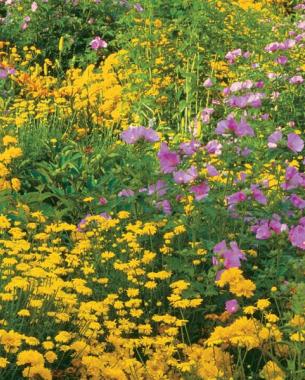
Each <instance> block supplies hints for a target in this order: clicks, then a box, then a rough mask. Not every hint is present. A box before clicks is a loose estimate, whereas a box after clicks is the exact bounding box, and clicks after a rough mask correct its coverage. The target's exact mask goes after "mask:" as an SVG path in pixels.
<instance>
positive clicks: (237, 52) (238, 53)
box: [225, 49, 242, 64]
mask: <svg viewBox="0 0 305 380" xmlns="http://www.w3.org/2000/svg"><path fill="white" fill-rule="evenodd" d="M241 55H242V50H241V49H235V50H232V51H229V52H228V53H227V54H226V55H225V58H226V59H227V60H228V62H229V63H230V64H233V63H234V62H235V60H236V58H237V57H240V56H241Z"/></svg>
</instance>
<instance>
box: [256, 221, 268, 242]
mask: <svg viewBox="0 0 305 380" xmlns="http://www.w3.org/2000/svg"><path fill="white" fill-rule="evenodd" d="M255 237H256V239H258V240H267V239H269V238H270V237H271V230H270V229H269V226H268V223H267V222H265V223H263V224H261V225H260V226H259V227H258V228H257V230H256V236H255Z"/></svg>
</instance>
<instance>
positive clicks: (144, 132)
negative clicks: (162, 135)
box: [121, 126, 159, 144]
mask: <svg viewBox="0 0 305 380" xmlns="http://www.w3.org/2000/svg"><path fill="white" fill-rule="evenodd" d="M121 139H122V140H123V141H124V142H126V143H127V144H135V143H136V142H138V141H139V140H142V139H143V140H145V141H148V142H157V141H159V136H158V134H157V132H156V131H154V130H153V129H152V128H145V127H143V126H140V127H134V126H131V127H129V128H128V129H126V130H125V131H123V132H122V133H121Z"/></svg>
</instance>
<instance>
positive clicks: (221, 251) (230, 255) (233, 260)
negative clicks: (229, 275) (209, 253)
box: [213, 240, 246, 269]
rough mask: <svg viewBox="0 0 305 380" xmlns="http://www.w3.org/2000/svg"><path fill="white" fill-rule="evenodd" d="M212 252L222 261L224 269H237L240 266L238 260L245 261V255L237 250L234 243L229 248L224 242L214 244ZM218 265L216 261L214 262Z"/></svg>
mask: <svg viewBox="0 0 305 380" xmlns="http://www.w3.org/2000/svg"><path fill="white" fill-rule="evenodd" d="M213 252H214V253H216V254H217V255H218V256H220V257H222V258H223V259H224V266H225V268H226V269H229V268H239V267H240V266H241V262H240V260H246V257H245V254H244V253H243V252H242V251H241V250H240V249H239V247H238V245H237V243H236V241H232V242H231V243H230V248H228V247H227V244H226V242H225V240H223V241H221V242H220V243H218V244H216V245H215V247H214V248H213ZM215 262H217V263H218V260H217V259H216V261H215Z"/></svg>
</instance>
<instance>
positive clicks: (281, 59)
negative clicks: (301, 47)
mask: <svg viewBox="0 0 305 380" xmlns="http://www.w3.org/2000/svg"><path fill="white" fill-rule="evenodd" d="M275 62H277V63H278V64H279V65H286V63H287V62H288V58H287V57H286V56H285V55H281V56H279V57H277V58H276V60H275Z"/></svg>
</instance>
